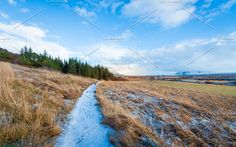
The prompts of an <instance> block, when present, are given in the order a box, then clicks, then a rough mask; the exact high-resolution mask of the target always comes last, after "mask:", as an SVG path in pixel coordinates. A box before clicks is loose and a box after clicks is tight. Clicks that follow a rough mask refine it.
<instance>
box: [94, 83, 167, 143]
mask: <svg viewBox="0 0 236 147" xmlns="http://www.w3.org/2000/svg"><path fill="white" fill-rule="evenodd" d="M103 86H104V87H106V86H108V85H106V83H101V84H100V85H99V86H98V88H97V91H96V95H97V98H98V100H99V103H100V105H101V108H102V112H103V115H104V120H103V122H104V123H105V124H107V125H109V126H111V127H112V128H114V129H115V130H116V133H115V134H112V135H111V136H110V141H111V142H112V143H113V144H115V145H116V146H136V145H137V144H141V142H142V140H141V138H142V137H148V138H150V139H151V140H152V142H153V143H154V144H156V145H159V146H165V143H164V142H163V141H162V140H161V139H160V138H159V137H158V136H156V135H155V134H154V133H153V131H152V130H151V129H149V128H148V127H146V126H144V125H143V124H142V123H140V122H139V120H137V119H136V118H134V117H132V116H131V115H129V112H128V111H126V110H125V109H123V108H122V106H120V105H119V104H116V103H114V102H112V101H111V100H108V99H107V98H105V97H104V95H103V90H104V89H103ZM149 145H150V144H149Z"/></svg>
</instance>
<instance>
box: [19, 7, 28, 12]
mask: <svg viewBox="0 0 236 147" xmlns="http://www.w3.org/2000/svg"><path fill="white" fill-rule="evenodd" d="M20 11H21V12H22V13H29V12H30V10H29V9H27V8H21V9H20Z"/></svg>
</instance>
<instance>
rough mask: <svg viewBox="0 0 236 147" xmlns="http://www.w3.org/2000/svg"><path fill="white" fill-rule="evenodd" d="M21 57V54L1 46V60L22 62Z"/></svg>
mask: <svg viewBox="0 0 236 147" xmlns="http://www.w3.org/2000/svg"><path fill="white" fill-rule="evenodd" d="M19 57H20V54H15V53H12V52H9V51H8V50H7V49H3V48H1V47H0V61H4V62H10V63H15V64H21V62H20V59H19Z"/></svg>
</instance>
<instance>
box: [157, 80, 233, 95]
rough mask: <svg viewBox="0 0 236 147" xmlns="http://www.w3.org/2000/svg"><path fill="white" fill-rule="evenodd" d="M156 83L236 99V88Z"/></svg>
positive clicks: (167, 82)
mask: <svg viewBox="0 0 236 147" xmlns="http://www.w3.org/2000/svg"><path fill="white" fill-rule="evenodd" d="M155 83H157V84H158V85H161V86H169V87H173V88H187V89H193V90H199V91H202V92H208V93H218V94H223V95H229V96H235V97H236V86H224V85H212V84H195V83H183V82H172V81H155Z"/></svg>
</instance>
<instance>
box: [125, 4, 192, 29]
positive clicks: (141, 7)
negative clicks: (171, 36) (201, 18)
mask: <svg viewBox="0 0 236 147" xmlns="http://www.w3.org/2000/svg"><path fill="white" fill-rule="evenodd" d="M195 2H196V0H185V1H176V2H173V3H167V2H166V1H162V2H160V1H157V0H147V1H136V0H131V1H130V3H128V4H126V5H125V6H124V8H123V14H124V15H125V16H128V17H142V16H144V15H146V14H147V13H149V12H151V11H153V10H155V9H159V10H160V11H159V12H158V13H154V14H153V15H152V16H150V17H148V18H146V22H149V23H159V24H161V25H162V26H164V27H167V28H170V27H176V26H179V25H181V24H184V23H185V22H187V21H188V20H189V19H190V18H191V16H190V15H189V14H188V13H186V12H185V11H184V9H186V10H188V11H190V12H191V13H194V11H195V9H196V7H195V6H194V3H195Z"/></svg>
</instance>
